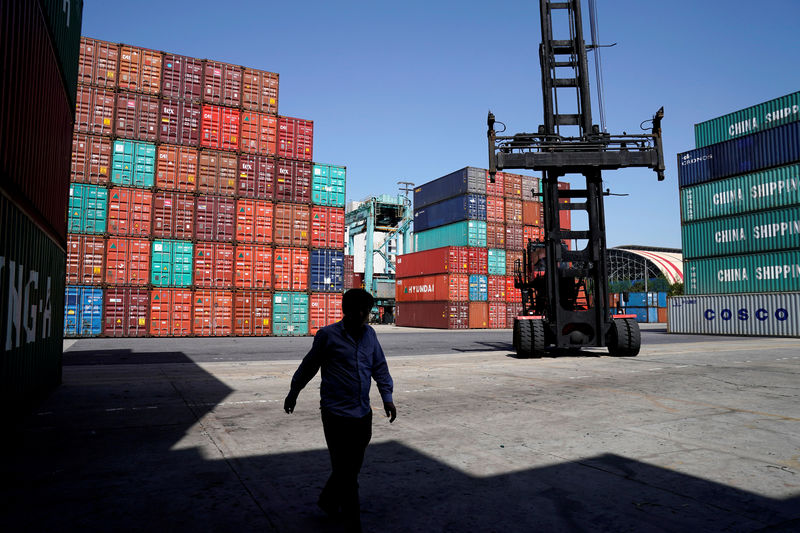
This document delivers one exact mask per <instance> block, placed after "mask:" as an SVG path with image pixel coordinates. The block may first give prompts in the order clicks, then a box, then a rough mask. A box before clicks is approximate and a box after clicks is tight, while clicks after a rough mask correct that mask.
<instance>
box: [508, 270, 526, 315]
mask: <svg viewBox="0 0 800 533" xmlns="http://www.w3.org/2000/svg"><path fill="white" fill-rule="evenodd" d="M506 302H514V303H522V293H521V292H519V289H518V288H516V287H514V276H506ZM509 327H511V326H509Z"/></svg>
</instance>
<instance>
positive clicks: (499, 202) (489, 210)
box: [486, 196, 506, 222]
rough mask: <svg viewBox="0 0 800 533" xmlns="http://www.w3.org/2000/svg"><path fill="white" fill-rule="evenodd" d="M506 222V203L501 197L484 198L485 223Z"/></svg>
mask: <svg viewBox="0 0 800 533" xmlns="http://www.w3.org/2000/svg"><path fill="white" fill-rule="evenodd" d="M505 220H506V203H505V199H504V198H503V197H502V196H487V197H486V221H487V222H505Z"/></svg>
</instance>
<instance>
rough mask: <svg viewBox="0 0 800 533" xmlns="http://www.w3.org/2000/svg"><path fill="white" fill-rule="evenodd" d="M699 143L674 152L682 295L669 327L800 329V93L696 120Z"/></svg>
mask: <svg viewBox="0 0 800 533" xmlns="http://www.w3.org/2000/svg"><path fill="white" fill-rule="evenodd" d="M695 140H696V143H697V148H696V149H695V150H692V151H689V152H685V153H682V154H678V170H679V185H680V196H681V223H682V227H681V234H682V239H683V255H684V275H685V279H686V282H685V288H686V294H687V296H684V297H677V298H672V299H671V301H670V306H669V323H670V330H671V331H674V332H680V333H726V334H745V335H792V336H797V335H798V333H797V331H796V328H787V324H788V323H791V324H797V323H798V321H799V320H800V317H798V314H797V313H798V310H800V192H798V191H800V165H798V162H799V161H800V92H795V93H792V94H789V95H786V96H782V97H780V98H776V99H774V100H771V101H769V102H764V103H762V104H759V105H756V106H753V107H749V108H747V109H743V110H741V111H736V112H734V113H730V114H728V115H725V116H722V117H719V118H716V119H712V120H709V121H706V122H703V123H701V124H697V125H696V126H695ZM776 293H782V294H780V297H777V296H779V295H778V294H776Z"/></svg>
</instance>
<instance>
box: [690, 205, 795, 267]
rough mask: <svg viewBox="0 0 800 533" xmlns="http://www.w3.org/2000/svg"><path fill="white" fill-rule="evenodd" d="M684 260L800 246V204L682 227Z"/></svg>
mask: <svg viewBox="0 0 800 533" xmlns="http://www.w3.org/2000/svg"><path fill="white" fill-rule="evenodd" d="M681 237H682V239H683V257H684V259H699V258H703V257H714V256H723V255H735V254H749V253H757V252H769V251H773V250H791V249H793V248H800V205H798V206H795V207H786V208H783V209H773V210H771V211H759V212H757V213H749V214H746V215H738V216H733V217H724V218H714V219H711V220H701V221H700V222H692V223H691V224H685V225H684V226H682V227H681Z"/></svg>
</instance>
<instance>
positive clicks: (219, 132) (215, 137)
mask: <svg viewBox="0 0 800 533" xmlns="http://www.w3.org/2000/svg"><path fill="white" fill-rule="evenodd" d="M202 109H203V114H202V119H201V123H200V124H201V126H200V128H201V129H200V134H201V135H200V145H201V146H205V147H206V148H215V149H218V150H232V151H235V150H238V149H239V115H240V112H239V110H238V109H231V108H229V107H220V106H216V105H210V104H203V108H202Z"/></svg>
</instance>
